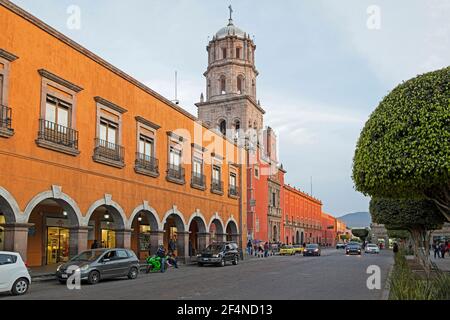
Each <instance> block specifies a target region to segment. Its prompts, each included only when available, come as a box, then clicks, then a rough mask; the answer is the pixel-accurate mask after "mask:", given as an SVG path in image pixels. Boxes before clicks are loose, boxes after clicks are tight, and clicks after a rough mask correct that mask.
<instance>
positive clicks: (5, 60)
mask: <svg viewBox="0 0 450 320" xmlns="http://www.w3.org/2000/svg"><path fill="white" fill-rule="evenodd" d="M17 59H18V57H17V56H16V55H14V54H12V53H9V52H8V51H6V50H4V49H0V64H2V65H3V68H2V69H0V76H2V78H3V87H2V88H0V90H1V92H2V96H1V99H0V105H1V106H4V107H5V108H7V109H6V110H9V111H7V112H9V113H11V109H10V108H9V106H8V101H9V100H8V93H9V74H10V68H11V62H14V61H15V60H17ZM4 107H1V108H4ZM2 112H4V111H2ZM6 117H7V119H6V120H7V121H6V122H5V124H6V125H5V126H1V127H0V137H3V138H9V137H12V136H13V135H14V129H12V128H11V122H10V121H11V119H10V118H9V116H8V115H6ZM8 119H9V121H8ZM3 120H5V119H3Z"/></svg>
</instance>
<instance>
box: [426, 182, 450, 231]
mask: <svg viewBox="0 0 450 320" xmlns="http://www.w3.org/2000/svg"><path fill="white" fill-rule="evenodd" d="M424 194H425V197H426V198H427V199H429V200H431V201H433V202H434V203H435V204H436V207H437V208H438V209H439V211H440V212H441V213H442V214H443V215H444V217H445V218H446V219H447V221H448V222H450V183H448V184H447V186H443V187H435V188H432V189H430V190H426V191H425V193H424Z"/></svg>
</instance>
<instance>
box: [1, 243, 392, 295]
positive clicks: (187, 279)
mask: <svg viewBox="0 0 450 320" xmlns="http://www.w3.org/2000/svg"><path fill="white" fill-rule="evenodd" d="M392 263H393V258H392V254H391V252H390V251H383V252H382V253H381V254H380V255H363V256H361V257H360V256H346V255H345V254H344V253H343V251H342V250H340V251H337V250H334V249H329V250H324V251H323V252H322V256H321V257H303V256H299V255H297V256H292V257H291V256H289V257H279V256H274V257H269V258H265V259H264V258H251V259H247V260H245V261H243V262H241V263H240V264H239V265H238V266H233V265H231V264H230V265H227V266H226V267H224V268H217V267H203V268H200V267H197V266H194V265H192V266H182V267H181V268H180V269H178V270H176V269H170V270H169V272H166V273H165V274H160V273H158V274H149V275H147V274H141V275H140V276H139V277H138V279H137V280H127V279H124V280H109V281H105V282H102V283H100V284H98V285H95V286H90V285H87V284H86V285H83V286H82V289H81V290H79V291H69V290H68V289H67V288H66V286H64V285H60V284H59V283H57V282H53V281H51V282H41V283H35V284H33V286H32V287H31V290H30V292H29V293H28V294H27V295H26V296H24V297H10V296H6V295H1V296H0V299H52V300H53V299H90V300H92V299H195V300H206V299H220V300H227V299H234V300H236V299H239V300H240V299H263V300H276V299H287V300H290V299H380V298H381V294H382V290H372V291H371V290H368V289H367V287H366V280H367V277H368V276H369V275H368V274H366V269H367V267H368V266H369V265H378V266H379V267H380V268H381V271H382V288H383V287H384V283H385V280H386V276H387V273H388V272H389V269H390V266H391V265H392Z"/></svg>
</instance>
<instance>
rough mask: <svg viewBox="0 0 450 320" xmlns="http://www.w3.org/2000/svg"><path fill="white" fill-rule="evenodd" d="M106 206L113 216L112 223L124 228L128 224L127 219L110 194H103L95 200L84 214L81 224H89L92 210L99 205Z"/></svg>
mask: <svg viewBox="0 0 450 320" xmlns="http://www.w3.org/2000/svg"><path fill="white" fill-rule="evenodd" d="M102 206H103V207H106V208H107V209H108V210H111V214H112V215H113V218H114V223H115V224H116V227H117V228H118V229H124V228H125V226H127V225H128V219H127V217H126V215H125V211H124V210H123V209H122V207H121V206H120V205H119V204H118V203H117V202H115V201H113V200H112V197H111V196H110V195H105V197H104V198H102V199H99V200H97V201H95V202H94V203H93V204H92V205H91V206H90V207H89V209H88V211H87V213H86V216H85V217H84V219H83V226H88V225H89V220H90V219H91V217H92V214H93V213H94V211H95V210H96V209H98V208H100V207H102Z"/></svg>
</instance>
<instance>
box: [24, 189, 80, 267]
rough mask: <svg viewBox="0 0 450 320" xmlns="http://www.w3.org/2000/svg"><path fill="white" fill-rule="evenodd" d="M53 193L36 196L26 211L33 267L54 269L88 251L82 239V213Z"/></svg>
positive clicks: (28, 248) (28, 250) (29, 248)
mask: <svg viewBox="0 0 450 320" xmlns="http://www.w3.org/2000/svg"><path fill="white" fill-rule="evenodd" d="M51 194H52V193H51V192H49V193H48V194H47V193H43V194H41V195H38V196H36V197H35V198H34V199H33V200H31V201H30V203H29V204H28V206H27V208H26V209H25V216H26V218H27V223H29V224H30V225H31V226H30V227H29V230H28V239H27V259H26V260H27V264H28V265H29V266H32V267H34V266H42V265H53V264H58V263H62V262H67V261H68V260H69V259H70V258H71V257H73V256H75V255H76V254H78V253H79V251H81V250H84V249H86V247H85V244H82V247H80V248H79V247H78V245H80V243H79V241H78V239H75V238H76V237H78V236H79V232H78V231H79V227H80V219H81V213H80V211H79V209H78V207H74V203H72V204H70V203H69V202H68V201H66V200H63V199H55V198H53V197H52V196H51Z"/></svg>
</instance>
